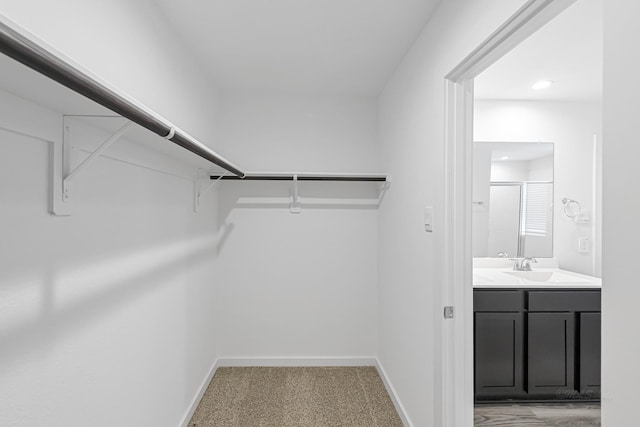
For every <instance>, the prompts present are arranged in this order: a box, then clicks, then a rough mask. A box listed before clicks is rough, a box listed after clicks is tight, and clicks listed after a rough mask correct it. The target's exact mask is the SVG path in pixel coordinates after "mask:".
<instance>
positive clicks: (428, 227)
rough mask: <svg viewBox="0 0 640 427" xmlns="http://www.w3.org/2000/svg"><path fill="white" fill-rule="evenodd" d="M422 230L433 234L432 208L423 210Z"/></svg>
mask: <svg viewBox="0 0 640 427" xmlns="http://www.w3.org/2000/svg"><path fill="white" fill-rule="evenodd" d="M424 229H425V231H426V232H428V233H432V232H433V207H431V206H427V207H426V208H424Z"/></svg>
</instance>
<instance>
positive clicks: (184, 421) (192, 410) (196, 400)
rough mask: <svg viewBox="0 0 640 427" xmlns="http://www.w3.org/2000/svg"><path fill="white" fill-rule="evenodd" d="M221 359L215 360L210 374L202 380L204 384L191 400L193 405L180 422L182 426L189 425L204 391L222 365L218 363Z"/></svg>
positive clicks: (186, 426)
mask: <svg viewBox="0 0 640 427" xmlns="http://www.w3.org/2000/svg"><path fill="white" fill-rule="evenodd" d="M219 360H220V359H217V360H216V361H215V362H213V366H212V367H211V370H210V371H209V374H208V375H207V377H206V378H205V379H204V381H203V382H202V385H201V386H200V390H198V393H197V394H196V395H195V397H194V398H193V401H192V402H191V406H190V407H189V410H188V411H187V413H186V414H185V416H184V418H182V422H181V423H180V426H181V427H188V425H189V422H190V421H191V418H192V417H193V414H194V413H195V412H196V409H197V408H198V405H199V404H200V401H201V400H202V397H203V396H204V393H205V392H206V391H207V388H208V387H209V383H210V382H211V379H213V376H214V375H215V374H216V371H217V370H218V368H219V367H220V365H219V363H218V361H219Z"/></svg>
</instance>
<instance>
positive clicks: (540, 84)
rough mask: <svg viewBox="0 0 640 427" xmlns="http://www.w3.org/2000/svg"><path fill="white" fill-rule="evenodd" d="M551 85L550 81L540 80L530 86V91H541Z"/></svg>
mask: <svg viewBox="0 0 640 427" xmlns="http://www.w3.org/2000/svg"><path fill="white" fill-rule="evenodd" d="M552 84H553V82H552V81H551V80H540V81H539V82H536V83H535V84H534V85H533V86H531V89H533V90H542V89H546V88H548V87H549V86H551V85H552Z"/></svg>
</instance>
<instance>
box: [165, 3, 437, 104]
mask: <svg viewBox="0 0 640 427" xmlns="http://www.w3.org/2000/svg"><path fill="white" fill-rule="evenodd" d="M439 1H440V0H181V1H176V0H155V2H156V4H157V5H158V7H159V8H160V10H161V11H162V12H163V13H164V14H165V16H166V17H167V20H168V21H169V23H170V25H171V26H172V27H173V29H174V30H175V32H176V33H177V34H178V36H179V37H180V38H181V39H182V40H183V42H184V43H185V46H188V48H189V49H191V51H192V53H194V54H195V55H196V56H197V57H198V58H199V59H200V60H201V62H202V63H203V64H204V65H205V67H206V68H207V69H208V70H209V72H211V74H212V77H213V78H214V79H215V84H216V86H217V87H218V88H219V89H220V90H222V91H227V92H279V93H293V94H314V95H318V94H354V95H377V94H378V93H379V92H380V91H381V90H382V88H383V87H384V84H385V83H386V82H387V80H388V79H389V77H390V76H391V74H392V72H393V70H394V69H395V67H396V66H397V65H398V64H399V63H400V62H401V60H402V58H403V57H404V55H405V54H406V52H407V51H408V49H409V48H410V46H411V44H412V43H413V42H414V40H415V39H416V38H417V36H418V34H419V33H420V31H421V30H422V28H423V27H424V25H425V24H426V22H427V20H428V19H429V17H430V15H431V13H432V12H433V10H434V8H435V6H436V5H437V4H438V3H439Z"/></svg>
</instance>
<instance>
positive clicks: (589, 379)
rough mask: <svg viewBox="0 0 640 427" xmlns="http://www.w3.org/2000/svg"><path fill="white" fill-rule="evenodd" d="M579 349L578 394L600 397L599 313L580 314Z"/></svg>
mask: <svg viewBox="0 0 640 427" xmlns="http://www.w3.org/2000/svg"><path fill="white" fill-rule="evenodd" d="M578 319H579V325H578V329H579V331H580V332H579V348H580V362H579V367H580V372H579V374H578V378H579V387H578V390H579V391H580V393H583V394H585V395H588V396H592V397H594V398H597V397H599V396H600V348H601V346H600V332H601V331H600V313H580V317H579V318H578Z"/></svg>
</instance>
